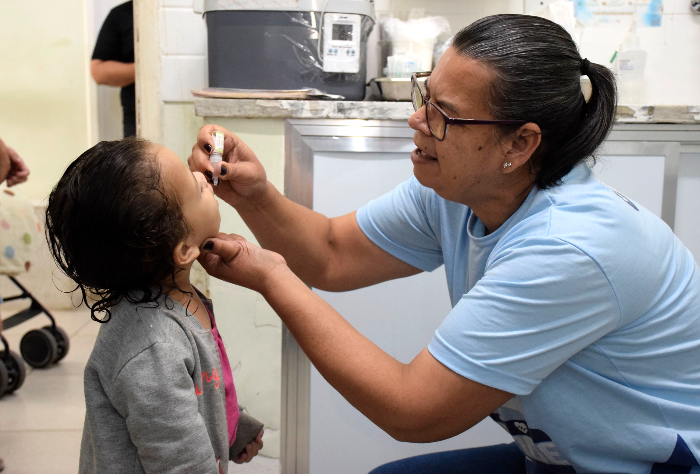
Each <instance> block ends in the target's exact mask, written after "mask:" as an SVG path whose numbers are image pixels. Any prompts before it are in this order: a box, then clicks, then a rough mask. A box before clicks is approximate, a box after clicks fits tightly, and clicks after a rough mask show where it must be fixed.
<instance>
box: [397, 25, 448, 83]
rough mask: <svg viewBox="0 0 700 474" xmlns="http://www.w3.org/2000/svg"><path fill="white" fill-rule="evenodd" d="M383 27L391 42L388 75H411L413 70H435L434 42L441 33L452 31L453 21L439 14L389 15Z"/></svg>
mask: <svg viewBox="0 0 700 474" xmlns="http://www.w3.org/2000/svg"><path fill="white" fill-rule="evenodd" d="M384 30H385V31H386V33H387V35H388V37H389V40H390V42H391V56H389V57H388V58H387V68H386V71H385V73H386V75H387V76H389V77H409V76H410V75H411V73H412V72H419V71H432V70H433V51H434V49H435V43H436V41H437V39H438V36H440V35H441V34H443V33H446V34H449V32H450V24H449V22H448V21H447V19H446V18H443V17H440V16H432V17H424V18H414V19H410V20H408V21H401V20H399V19H398V18H389V19H388V20H386V21H385V22H384Z"/></svg>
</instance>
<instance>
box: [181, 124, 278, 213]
mask: <svg viewBox="0 0 700 474" xmlns="http://www.w3.org/2000/svg"><path fill="white" fill-rule="evenodd" d="M213 131H220V132H224V155H223V161H222V162H221V163H220V164H217V165H216V167H213V166H212V164H211V163H210V162H209V155H210V153H211V151H213V147H214V139H213V138H212V136H211V133H212V132H213ZM187 163H188V164H189V166H190V170H192V171H199V172H201V173H203V174H204V175H205V176H206V177H207V178H208V179H209V180H210V181H211V179H212V178H213V177H214V176H217V177H218V178H219V185H218V186H214V192H215V193H216V195H217V196H219V197H220V198H221V199H223V200H224V201H226V202H227V203H228V204H230V205H231V206H236V205H237V204H239V203H241V202H243V201H246V200H249V201H250V200H254V199H255V198H257V197H260V196H262V195H263V194H264V192H265V189H266V187H267V175H266V174H265V168H263V166H262V164H261V163H260V161H258V158H257V156H255V153H253V150H251V149H250V148H249V147H248V145H246V144H245V143H243V141H242V140H241V139H240V138H238V137H237V136H236V135H234V134H233V133H231V132H229V131H228V130H226V129H225V128H223V127H220V126H218V125H205V126H203V127H202V128H201V129H199V134H198V135H197V143H196V144H195V145H194V146H193V147H192V154H191V155H190V157H189V158H188V159H187Z"/></svg>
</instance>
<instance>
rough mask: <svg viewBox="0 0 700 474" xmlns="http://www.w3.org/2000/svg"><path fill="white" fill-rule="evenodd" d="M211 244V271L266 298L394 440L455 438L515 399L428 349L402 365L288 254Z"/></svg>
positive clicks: (325, 370)
mask: <svg viewBox="0 0 700 474" xmlns="http://www.w3.org/2000/svg"><path fill="white" fill-rule="evenodd" d="M211 242H212V243H213V247H212V249H211V250H210V251H209V252H204V253H203V254H202V256H201V257H200V262H201V263H202V265H203V266H204V268H205V269H206V270H207V272H208V273H209V274H211V275H213V276H215V277H216V278H220V279H222V280H224V281H228V282H231V283H234V284H238V285H242V286H246V287H248V288H250V289H252V290H255V291H258V292H259V293H261V294H262V295H263V297H264V298H265V299H266V300H267V302H268V303H269V304H270V306H272V308H273V309H274V310H275V312H276V313H277V314H278V315H279V316H280V318H281V319H282V321H283V322H284V323H285V325H286V326H287V327H288V328H289V330H290V331H291V333H292V335H293V336H294V338H295V339H296V340H297V342H298V343H299V345H300V346H301V347H302V349H303V350H304V352H305V353H306V355H307V356H308V357H309V359H310V361H311V363H313V364H314V366H315V367H316V368H317V369H318V371H319V372H320V373H321V375H322V376H323V377H324V378H325V379H326V380H327V381H328V382H329V383H330V384H331V385H332V386H333V387H334V388H335V389H336V390H338V392H340V394H341V395H342V396H343V397H345V399H346V400H348V401H349V402H350V403H351V404H352V405H353V406H354V407H355V408H357V409H358V410H359V411H360V412H362V413H363V414H364V415H365V416H366V417H367V418H369V419H370V420H371V421H372V422H373V423H375V424H376V425H377V426H379V427H380V428H381V429H382V430H384V431H385V432H387V433H388V434H389V435H390V436H392V437H393V438H395V439H397V440H399V441H410V442H421V443H425V442H433V441H439V440H442V439H447V438H450V437H452V436H455V435H457V434H459V433H462V432H463V431H465V430H467V429H469V428H470V427H472V426H474V425H475V424H477V423H478V422H480V421H481V420H483V419H484V418H485V417H486V416H488V415H489V414H490V413H492V412H493V411H494V410H495V409H496V408H498V407H500V406H501V405H503V403H505V402H506V401H507V400H509V399H510V398H511V397H512V396H513V395H512V394H511V393H508V392H504V391H502V390H498V389H495V388H492V387H488V386H486V385H482V384H480V383H477V382H474V381H472V380H469V379H467V378H465V377H462V376H460V375H458V374H456V373H455V372H453V371H451V370H450V369H448V368H447V367H445V366H444V365H442V364H441V363H440V362H438V361H437V360H436V359H435V358H434V357H433V356H432V355H431V354H430V353H429V352H428V351H427V349H426V350H423V351H422V352H421V353H420V354H419V355H418V356H417V357H416V358H415V359H414V360H413V361H411V362H410V363H409V364H403V363H401V362H399V361H397V360H395V359H394V358H392V357H391V356H389V355H388V354H387V353H385V352H384V351H382V350H381V349H380V348H379V347H377V346H376V345H375V344H374V343H372V342H371V341H370V340H368V339H367V338H366V337H364V336H363V335H362V334H360V333H359V332H358V331H357V330H356V329H354V328H353V327H352V326H351V325H350V324H349V323H348V322H347V321H345V319H343V317H342V316H341V315H340V314H338V313H337V312H336V311H335V310H334V309H333V308H332V307H331V306H330V305H328V303H326V302H325V301H324V300H323V299H322V298H321V297H319V296H318V295H316V294H315V293H314V292H312V291H311V290H309V288H308V287H307V286H306V285H305V284H304V283H303V282H302V281H301V280H299V278H297V277H296V276H295V275H294V273H292V271H290V269H289V268H288V267H287V266H286V265H285V262H284V259H283V258H282V257H281V256H279V255H277V254H275V253H273V252H269V251H266V250H263V249H260V248H258V247H256V246H255V245H253V244H250V243H249V242H246V241H245V240H244V239H243V238H241V237H239V236H234V235H225V234H220V235H219V238H217V239H211Z"/></svg>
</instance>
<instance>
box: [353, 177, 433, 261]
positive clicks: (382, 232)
mask: <svg viewBox="0 0 700 474" xmlns="http://www.w3.org/2000/svg"><path fill="white" fill-rule="evenodd" d="M433 208H434V206H433V203H432V202H431V199H430V196H429V193H428V192H427V189H426V188H424V187H423V186H421V185H420V183H418V181H417V180H416V179H415V178H411V179H410V180H408V181H405V182H403V183H401V184H399V185H398V186H397V187H396V188H395V189H394V190H393V191H391V192H389V193H387V194H385V195H383V196H381V197H379V198H377V199H374V200H373V201H370V202H369V203H368V204H367V205H365V206H364V207H362V208H360V209H359V210H358V211H357V223H358V224H359V226H360V229H362V232H364V233H365V235H366V236H367V237H368V238H369V239H370V240H371V241H372V242H374V243H375V244H376V245H378V246H379V248H381V249H382V250H384V251H386V252H388V253H389V254H391V255H393V256H394V257H396V258H399V259H401V260H403V261H404V262H406V263H408V264H410V265H413V266H414V267H416V268H418V269H420V270H423V271H432V270H435V269H436V268H438V267H439V266H440V265H442V263H443V257H442V245H441V240H440V235H439V228H440V227H439V216H438V214H437V213H436V212H432V211H433Z"/></svg>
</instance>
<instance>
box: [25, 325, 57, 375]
mask: <svg viewBox="0 0 700 474" xmlns="http://www.w3.org/2000/svg"><path fill="white" fill-rule="evenodd" d="M19 350H20V352H21V353H22V357H23V358H24V360H25V361H26V362H27V364H29V365H31V366H32V367H34V368H36V369H43V368H44V367H47V366H49V365H51V364H53V363H54V362H55V361H56V357H58V344H57V342H56V338H55V337H54V335H53V334H52V333H51V331H48V330H46V329H43V328H42V329H34V330H32V331H29V332H28V333H27V334H25V335H24V337H22V341H20V343H19Z"/></svg>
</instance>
